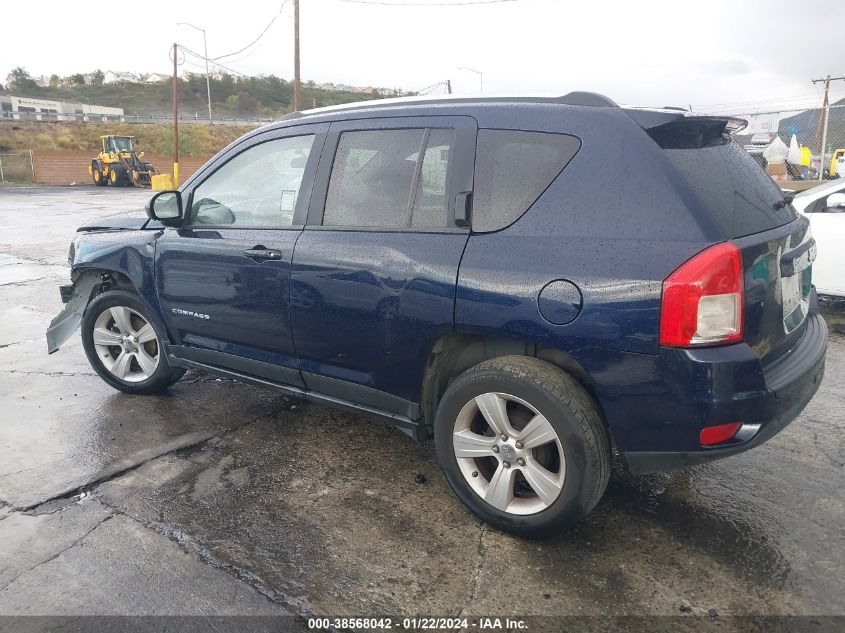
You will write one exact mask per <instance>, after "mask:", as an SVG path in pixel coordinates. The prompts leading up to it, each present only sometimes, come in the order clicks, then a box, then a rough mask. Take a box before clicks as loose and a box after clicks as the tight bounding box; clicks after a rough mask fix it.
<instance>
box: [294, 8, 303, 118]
mask: <svg viewBox="0 0 845 633" xmlns="http://www.w3.org/2000/svg"><path fill="white" fill-rule="evenodd" d="M301 101H302V85H301V83H300V78H299V0H293V110H294V112H299V110H300V109H301V107H302V104H301V103H300V102H301Z"/></svg>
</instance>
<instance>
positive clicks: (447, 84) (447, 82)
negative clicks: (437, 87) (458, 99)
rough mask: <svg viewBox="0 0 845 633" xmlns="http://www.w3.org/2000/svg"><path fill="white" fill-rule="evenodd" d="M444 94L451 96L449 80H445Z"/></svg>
mask: <svg viewBox="0 0 845 633" xmlns="http://www.w3.org/2000/svg"><path fill="white" fill-rule="evenodd" d="M446 94H447V95H450V94H452V82H451V81H450V80H449V79H447V80H446Z"/></svg>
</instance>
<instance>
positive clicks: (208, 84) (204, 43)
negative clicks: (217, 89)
mask: <svg viewBox="0 0 845 633" xmlns="http://www.w3.org/2000/svg"><path fill="white" fill-rule="evenodd" d="M176 26H190V27H191V28H192V29H196V30H197V31H202V50H203V55H204V56H205V88H206V91H207V93H208V122H209V123H211V74H210V73H209V72H208V41H207V40H206V36H205V29H201V28H200V27H198V26H195V25H193V24H191V23H190V22H177V24H176Z"/></svg>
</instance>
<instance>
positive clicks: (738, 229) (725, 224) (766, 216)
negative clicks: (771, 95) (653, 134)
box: [664, 140, 796, 238]
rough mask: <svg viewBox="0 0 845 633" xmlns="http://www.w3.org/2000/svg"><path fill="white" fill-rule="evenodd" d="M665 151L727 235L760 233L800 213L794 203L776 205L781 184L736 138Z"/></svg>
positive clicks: (784, 222)
mask: <svg viewBox="0 0 845 633" xmlns="http://www.w3.org/2000/svg"><path fill="white" fill-rule="evenodd" d="M664 151H665V152H666V155H667V156H668V157H669V160H670V161H672V164H673V165H674V166H675V167H676V168H677V170H678V171H679V172H681V175H682V176H683V177H684V180H686V182H687V184H689V186H690V189H692V191H693V192H694V193H695V194H696V195H697V196H698V198H699V199H700V200H701V202H703V203H704V205H705V207H706V208H707V210H708V211H709V212H710V217H711V218H712V220H713V221H714V222H715V223H716V225H717V226H718V227H719V228H720V229H721V230H722V232H723V233H724V234H725V236H726V237H728V238H737V237H743V236H745V235H751V234H752V233H760V232H762V231H767V230H769V229H773V228H775V227H778V226H782V225H783V224H786V223H788V222H791V221H792V220H794V219H795V218H796V214H795V210H794V209H793V208H792V206H791V205H786V206H782V207H780V208H775V207H776V205H777V206H780V205H779V204H778V203H779V202H781V201H782V200H783V193H782V192H781V190H780V188H779V187H778V186H777V185H776V184H775V182H774V181H773V180H772V179H771V178H770V177H769V176H768V175H767V174H766V172H764V171H763V169H762V168H761V167H760V165H758V164H757V163H756V162H755V161H754V159H753V158H751V156H750V155H749V154H748V152H746V151H745V150H744V149H742V148H741V147H740V146H739V145H737V144H736V143H735V142H733V141H727V140H726V141H725V142H724V143H723V144H719V145H714V146H711V147H701V148H697V149H696V148H692V149H666V150H664Z"/></svg>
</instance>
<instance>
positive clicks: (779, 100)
mask: <svg viewBox="0 0 845 633" xmlns="http://www.w3.org/2000/svg"><path fill="white" fill-rule="evenodd" d="M818 96H819V95H818V94H808V95H802V96H793V97H780V98H774V99H758V100H756V101H728V102H724V103H699V104H693V106H694V107H696V108H710V107H716V106H743V105H747V106H750V105H756V104H759V103H783V102H787V101H812V100H815V99H817V98H818Z"/></svg>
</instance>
